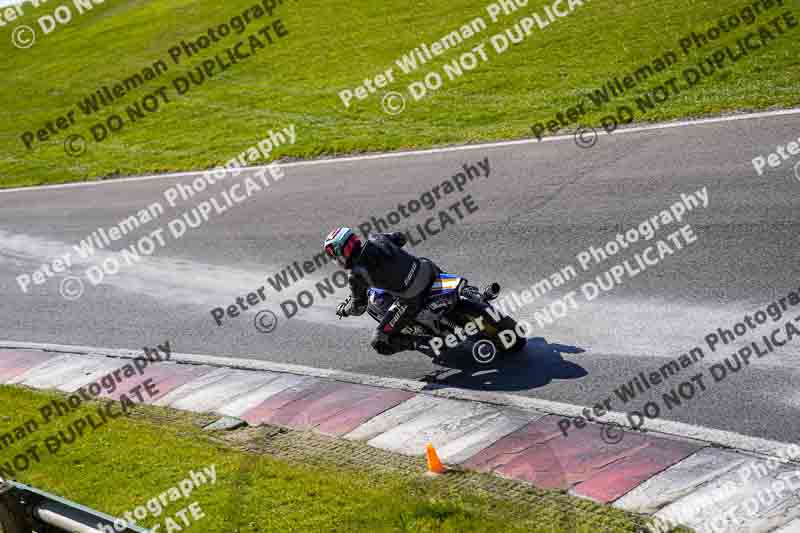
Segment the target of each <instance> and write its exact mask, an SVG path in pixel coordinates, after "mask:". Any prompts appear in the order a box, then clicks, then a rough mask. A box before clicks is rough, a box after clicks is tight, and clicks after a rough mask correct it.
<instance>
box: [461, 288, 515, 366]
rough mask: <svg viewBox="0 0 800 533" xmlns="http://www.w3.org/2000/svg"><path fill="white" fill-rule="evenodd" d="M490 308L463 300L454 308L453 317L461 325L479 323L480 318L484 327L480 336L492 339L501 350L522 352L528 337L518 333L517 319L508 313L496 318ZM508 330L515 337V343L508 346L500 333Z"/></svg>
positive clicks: (504, 351)
mask: <svg viewBox="0 0 800 533" xmlns="http://www.w3.org/2000/svg"><path fill="white" fill-rule="evenodd" d="M488 308H489V306H488V305H487V304H478V303H476V302H471V301H466V300H462V301H460V302H459V303H458V305H457V306H456V308H455V309H454V311H453V314H454V315H455V316H454V317H453V318H456V319H457V320H458V322H459V325H460V326H461V327H464V326H466V325H467V324H468V323H470V322H472V323H476V324H477V323H478V319H479V318H480V319H481V322H480V323H482V324H483V329H482V331H481V333H480V334H479V337H481V338H484V339H488V340H490V341H492V343H493V344H494V345H495V348H497V350H498V351H500V352H503V353H518V352H521V351H522V350H523V349H524V348H525V345H526V344H527V343H528V339H527V338H526V337H523V336H520V335H517V334H516V328H517V321H516V320H514V319H513V318H511V317H510V316H508V315H505V316H503V317H501V318H500V320H495V319H494V318H493V317H492V315H491V313H489V311H488ZM507 330H510V331H513V332H514V335H515V338H514V343H513V344H512V345H511V346H509V347H507V348H506V346H505V344H504V343H503V341H502V340H501V338H500V333H501V332H503V331H507Z"/></svg>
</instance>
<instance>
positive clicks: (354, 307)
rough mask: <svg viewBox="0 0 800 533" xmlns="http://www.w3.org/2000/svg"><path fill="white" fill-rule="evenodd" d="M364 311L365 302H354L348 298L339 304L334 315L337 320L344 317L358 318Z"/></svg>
mask: <svg viewBox="0 0 800 533" xmlns="http://www.w3.org/2000/svg"><path fill="white" fill-rule="evenodd" d="M366 310H367V302H361V301H356V300H353V299H352V298H348V299H347V300H345V301H344V302H342V303H340V304H339V307H337V308H336V315H337V316H338V317H339V318H342V317H346V316H359V315H363V314H364V311H366Z"/></svg>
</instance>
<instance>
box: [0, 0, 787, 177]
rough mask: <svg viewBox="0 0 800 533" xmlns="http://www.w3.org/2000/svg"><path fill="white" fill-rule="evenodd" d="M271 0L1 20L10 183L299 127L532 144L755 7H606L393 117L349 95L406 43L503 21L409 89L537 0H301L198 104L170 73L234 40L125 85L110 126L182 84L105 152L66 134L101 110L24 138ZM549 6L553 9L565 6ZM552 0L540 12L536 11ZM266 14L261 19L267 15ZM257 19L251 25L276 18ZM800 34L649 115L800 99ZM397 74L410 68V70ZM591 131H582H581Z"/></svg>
mask: <svg viewBox="0 0 800 533" xmlns="http://www.w3.org/2000/svg"><path fill="white" fill-rule="evenodd" d="M254 3H255V1H254V0H229V1H226V2H222V3H219V4H217V3H212V2H208V1H199V0H169V1H167V0H137V1H133V0H107V1H106V2H105V3H103V4H101V5H99V6H97V7H95V8H94V9H93V10H92V11H91V12H89V13H87V14H85V15H84V16H82V17H77V18H76V19H75V20H73V21H72V22H71V23H70V24H68V25H66V26H62V27H59V28H58V29H56V30H55V31H54V32H53V33H52V34H50V35H46V36H40V38H39V41H38V42H37V43H36V44H35V45H34V46H33V47H32V48H30V49H27V50H19V49H16V48H14V47H13V46H12V45H11V44H10V34H11V30H12V29H13V28H14V27H15V25H16V24H17V22H14V23H11V24H10V25H9V26H6V27H4V28H0V41H1V42H0V53H1V54H2V56H3V61H2V65H0V75H1V76H2V78H3V83H2V89H0V90H2V93H3V95H2V96H3V104H4V105H3V106H2V109H0V148H1V149H2V150H0V186H6V187H8V186H20V185H32V184H41V183H57V182H65V181H76V180H86V179H101V178H104V177H109V176H118V175H133V174H141V173H150V172H164V171H176V170H186V169H202V168H209V167H211V166H214V165H216V164H220V163H224V162H225V161H227V160H228V159H230V158H231V157H233V156H235V155H236V154H239V153H240V152H241V151H242V150H244V149H246V148H247V147H249V146H251V145H252V144H253V143H254V142H255V141H257V140H259V139H261V138H263V137H265V135H266V133H267V132H268V131H269V130H270V129H273V128H280V127H283V126H286V125H288V124H290V123H294V124H296V125H297V130H298V142H297V144H295V145H293V146H288V147H283V148H281V149H278V150H276V151H275V152H274V153H273V155H275V156H277V157H297V158H308V157H315V156H320V155H323V154H324V155H340V154H344V153H353V152H363V151H374V150H391V149H401V148H421V147H428V146H433V145H442V144H451V143H469V142H477V141H487V140H495V139H515V138H523V137H531V136H532V134H531V129H530V128H531V126H532V125H533V124H534V123H536V122H540V121H546V120H549V119H551V118H552V116H553V114H554V113H556V112H557V111H562V110H566V109H567V108H568V107H571V106H573V105H576V104H577V103H578V102H579V101H581V99H582V98H583V96H584V95H585V94H586V93H587V92H589V91H590V90H591V89H594V88H598V87H600V86H601V85H602V84H603V83H604V82H605V81H606V80H608V79H609V78H612V77H614V76H617V75H624V74H627V73H630V72H632V71H633V70H635V69H637V68H639V67H640V66H642V65H644V64H648V63H650V62H651V61H652V60H653V59H654V58H655V57H658V56H661V55H662V54H663V53H664V52H665V51H667V50H674V51H676V52H677V53H678V54H679V55H681V53H680V50H679V49H678V40H679V39H680V38H681V37H684V36H685V35H687V34H689V33H690V32H691V31H701V30H703V29H705V28H708V27H710V26H711V25H712V24H713V23H714V22H716V21H717V20H718V19H719V18H720V17H721V16H723V15H728V14H731V13H733V12H734V11H737V10H739V9H741V8H742V7H744V6H746V5H748V4H750V3H752V2H751V0H746V1H726V0H723V1H720V0H615V1H611V0H592V1H591V2H586V3H585V5H584V6H583V7H580V8H578V9H577V10H576V11H575V12H574V13H573V14H571V15H569V16H568V17H566V18H564V19H560V20H558V21H557V22H555V23H554V24H552V25H551V26H550V27H548V28H545V29H544V30H543V31H539V30H534V34H533V35H531V36H530V37H528V38H527V39H526V40H525V41H524V42H523V43H521V44H518V45H514V47H513V48H512V49H511V50H508V51H507V52H505V53H504V54H502V55H497V54H496V53H495V52H494V50H492V49H491V46H489V45H488V44H487V49H489V51H488V56H489V61H488V62H482V63H481V64H479V66H478V67H477V68H475V69H474V70H473V71H471V72H467V73H466V74H465V75H464V76H463V77H461V78H459V79H456V80H455V81H446V83H445V85H444V86H443V88H442V89H440V90H438V91H436V92H435V93H433V94H431V95H429V96H427V97H426V98H425V99H423V100H421V101H419V102H414V101H410V99H409V102H408V105H407V108H406V110H405V112H403V113H402V114H400V115H397V116H390V115H387V114H385V113H384V112H382V111H381V106H380V103H381V93H378V94H376V95H372V96H371V97H370V98H368V99H367V100H364V101H355V102H354V104H353V106H352V107H351V108H350V109H344V107H343V106H342V104H341V102H340V100H339V97H338V96H337V93H338V91H340V90H343V89H346V88H350V89H352V88H354V87H355V86H356V85H358V84H360V83H361V81H362V80H363V79H364V78H366V77H373V76H374V75H376V74H378V73H380V72H382V71H383V70H385V69H386V68H387V67H389V66H392V65H394V60H395V59H397V58H398V57H399V56H400V55H401V54H402V53H405V52H407V51H410V50H411V49H412V48H413V47H415V46H418V45H419V44H420V43H422V42H426V43H430V42H432V41H434V40H438V39H440V38H441V37H442V36H443V35H445V34H446V33H448V32H450V31H452V30H455V29H456V28H458V27H460V26H461V25H462V24H465V23H466V22H468V21H469V20H471V19H473V18H474V17H477V16H481V17H483V18H484V20H486V21H487V22H488V23H489V27H488V29H487V30H485V31H483V32H482V33H481V34H480V36H479V37H475V38H473V40H471V41H468V42H466V43H463V44H462V46H461V47H459V48H458V50H450V51H448V52H447V53H445V54H444V55H443V56H441V57H439V58H437V59H436V60H435V61H434V62H432V63H429V64H428V65H425V66H424V67H422V69H421V70H420V71H418V73H415V74H411V75H402V74H400V75H398V77H397V78H396V81H395V83H393V84H392V85H391V86H389V87H387V88H386V89H384V90H397V91H401V92H406V91H405V88H406V86H407V85H408V84H409V83H410V82H412V81H417V80H419V79H421V77H422V76H423V75H424V74H425V73H427V72H428V71H430V70H437V71H439V72H441V71H442V67H443V65H444V64H445V63H449V62H450V61H452V60H453V59H455V58H457V57H458V55H459V54H460V53H461V52H463V51H465V50H467V49H468V48H469V47H471V46H474V45H477V44H478V43H479V39H482V40H483V41H484V42H485V41H486V40H487V39H488V37H489V36H491V35H493V34H495V33H498V32H501V31H503V30H504V29H505V28H506V27H508V26H511V25H512V24H514V23H515V22H516V21H517V20H518V19H519V18H521V17H522V16H523V15H524V14H527V13H529V12H531V11H533V10H534V9H536V10H537V11H541V10H540V8H539V6H541V5H543V3H542V2H531V3H530V5H529V7H528V8H526V9H525V10H524V11H519V12H518V13H517V14H514V15H510V16H504V17H501V18H500V19H499V20H498V21H497V22H496V23H491V20H490V19H489V17H488V16H487V14H486V12H485V11H484V8H485V6H486V4H487V2H486V1H485V0H451V1H448V2H422V1H403V2H399V1H395V0H386V1H382V2H375V1H368V0H350V1H348V2H329V1H322V0H299V1H297V2H288V3H287V4H285V5H283V6H281V7H279V8H278V9H277V11H276V14H275V16H276V17H280V18H281V19H282V20H283V22H284V24H285V26H286V28H287V29H288V30H289V35H288V36H287V37H285V38H283V39H281V40H279V41H278V44H276V45H274V46H272V47H269V48H268V49H267V50H264V51H262V52H261V53H259V54H258V55H255V56H253V57H250V58H249V59H247V60H245V61H243V62H242V63H240V64H238V65H235V66H233V67H231V68H230V69H229V70H227V71H225V72H224V73H222V74H221V75H219V76H215V77H214V78H213V79H211V80H210V81H207V82H206V83H205V84H204V85H202V86H200V87H194V88H193V89H192V90H191V91H190V92H189V93H187V94H186V95H185V96H183V97H178V96H175V94H174V93H175V91H174V89H172V88H171V85H170V82H171V80H172V79H173V78H174V77H175V76H177V75H183V74H184V73H185V71H186V70H188V69H189V68H190V67H192V66H195V65H197V64H199V63H200V62H201V61H203V60H205V59H208V58H210V57H212V56H213V55H214V54H216V53H219V52H222V51H223V50H224V48H226V47H228V46H231V45H232V44H233V43H235V42H236V40H237V38H236V37H235V36H229V37H227V38H225V39H224V40H223V42H221V43H219V44H218V45H217V46H216V47H215V48H212V49H210V50H206V51H204V52H203V53H201V54H200V55H199V56H197V57H195V58H193V60H192V61H191V62H189V63H182V64H181V65H177V66H176V65H174V64H172V63H170V70H169V72H167V73H166V74H164V76H163V77H162V78H160V79H158V80H152V81H151V82H149V83H148V84H147V85H145V86H144V87H141V88H139V89H137V90H136V91H134V92H133V93H131V94H129V95H126V96H125V97H123V98H122V99H120V100H119V101H118V103H116V104H115V105H114V106H112V107H111V108H106V109H104V110H103V111H101V113H100V114H99V115H97V117H98V118H103V119H104V118H107V117H108V116H110V115H111V114H112V113H119V114H123V115H124V110H125V108H126V106H129V105H132V104H134V103H135V102H137V101H139V100H140V99H141V98H142V97H143V96H145V95H146V94H148V93H149V92H151V91H153V90H155V89H157V88H158V87H159V86H160V85H167V86H168V87H169V91H168V95H169V96H170V98H171V99H172V101H171V102H170V103H169V104H166V105H164V106H163V108H162V109H161V110H160V111H159V112H158V113H155V114H152V115H148V116H147V117H146V118H145V119H144V120H142V121H140V122H139V123H137V124H126V126H125V128H124V129H123V130H122V131H121V132H119V133H117V134H114V135H113V136H112V137H111V138H110V139H107V140H106V141H104V142H102V143H95V142H94V141H91V140H90V141H89V145H88V152H87V153H86V154H85V155H83V156H82V157H80V158H69V157H67V156H66V155H65V153H64V150H63V142H64V139H65V138H66V137H67V136H68V135H70V134H75V133H79V134H82V135H84V136H86V137H87V138H89V139H91V138H90V134H89V127H90V126H91V125H93V124H94V123H95V122H96V120H95V116H92V117H86V116H83V115H82V114H81V113H80V112H78V120H77V123H76V124H75V126H72V127H71V128H70V129H69V130H67V131H66V132H62V133H60V134H58V135H56V136H55V137H53V138H52V139H51V140H49V141H46V142H44V143H42V144H38V143H37V147H36V148H35V149H33V150H27V149H26V148H25V146H24V145H23V143H22V142H21V141H20V135H21V134H22V133H23V132H24V131H27V130H35V129H37V128H41V127H43V125H44V123H45V122H46V121H48V120H54V119H56V118H57V117H59V116H61V115H63V114H65V113H66V112H67V111H69V110H77V106H76V103H77V101H78V100H79V99H81V98H82V97H83V96H85V95H87V94H89V93H91V92H93V91H94V90H95V89H97V88H99V87H100V86H102V85H104V84H112V83H114V82H117V81H120V80H121V79H123V78H126V77H128V76H130V75H132V74H133V73H136V72H139V71H140V70H141V69H142V68H143V67H145V66H147V65H150V64H151V63H153V62H154V61H156V60H157V59H159V58H164V59H166V60H168V61H169V57H168V55H167V50H168V48H169V47H171V46H173V45H175V44H176V43H178V42H180V40H181V39H193V38H196V37H197V36H199V35H200V34H201V33H202V32H204V31H205V30H206V29H207V28H208V27H210V26H216V25H218V24H220V23H222V22H225V21H228V20H230V18H231V17H232V16H233V15H234V14H236V13H238V12H241V11H243V10H244V9H245V8H246V7H247V6H250V5H252V4H254ZM549 3H550V2H548V4H549ZM534 4H535V5H534ZM48 6H50V4H44V5H43V6H42V7H40V8H38V9H34V8H33V7H32V6H31V4H29V3H26V4H25V9H26V15H25V17H24V19H23V23H27V24H30V25H31V26H33V27H37V26H36V23H35V18H36V16H38V15H40V14H42V13H48V12H50V11H52V9H53V7H54V6H55V4H54V5H53V6H50V7H48ZM799 7H800V3H799V2H798V0H785V5H784V7H783V8H780V9H778V8H773V9H772V10H770V11H769V12H768V13H767V14H764V15H761V16H760V17H759V20H758V22H757V23H756V25H758V24H759V23H761V24H766V23H767V21H768V20H770V19H772V18H773V17H774V16H777V15H778V14H779V13H781V12H784V11H787V10H793V12H794V15H795V17H796V18H798V19H800V9H798V8H799ZM263 20H264V19H262V21H263ZM261 25H262V24H261V22H256V23H254V24H253V25H251V26H250V27H249V28H248V29H247V31H246V32H245V33H244V34H243V35H248V34H249V33H250V32H252V31H255V30H256V29H257V28H259V27H260V26H261ZM746 31H748V30H747V29H742V28H740V29H738V30H736V31H735V32H734V33H731V34H724V36H723V37H722V38H721V39H720V40H719V41H716V42H714V43H713V45H709V46H708V47H706V48H705V49H703V50H700V51H698V52H694V53H692V54H691V55H690V56H689V57H685V58H684V57H683V56H682V55H681V62H680V63H679V64H677V65H675V66H673V67H672V68H671V69H670V70H669V71H667V72H664V73H662V74H661V75H659V76H658V77H656V78H653V79H651V80H648V81H647V82H645V83H643V84H642V85H640V86H638V87H637V88H636V89H635V90H634V91H632V92H631V93H630V94H629V95H626V96H625V97H623V98H620V99H619V100H618V101H615V102H614V104H613V105H611V106H609V107H608V108H606V109H601V110H596V109H592V110H591V111H590V114H588V115H587V116H585V117H584V118H583V119H582V120H581V122H584V123H589V124H599V121H600V119H601V117H602V116H604V115H606V114H607V113H608V112H609V111H610V110H612V109H613V108H614V107H615V106H616V105H628V106H632V107H633V106H634V97H635V96H636V95H637V94H641V93H642V92H644V91H647V90H648V89H650V88H652V87H654V86H655V85H657V84H658V83H660V82H663V81H665V80H667V79H669V78H670V77H673V76H680V71H681V70H682V69H683V68H685V67H687V66H689V65H690V64H693V63H696V62H699V61H701V60H702V59H703V58H704V57H705V56H706V55H707V54H710V53H711V52H712V51H713V50H714V49H715V48H716V47H718V46H722V45H727V44H731V43H734V42H735V40H736V38H739V37H742V36H743V35H744V34H745V32H746ZM798 35H800V27H798V28H794V29H792V30H788V31H787V33H786V34H785V35H782V36H779V37H778V38H777V39H776V40H774V41H772V42H771V43H770V44H769V45H768V46H766V47H764V48H762V49H761V50H759V51H757V52H753V53H751V54H750V55H749V56H748V57H747V58H745V59H743V60H741V61H739V62H738V63H737V64H735V65H733V66H732V67H730V68H724V69H722V70H721V71H720V72H718V73H715V74H713V75H712V76H711V77H709V78H707V79H704V80H703V81H702V82H701V83H700V84H699V85H698V86H696V87H694V88H693V89H692V90H690V91H685V92H683V93H681V94H680V95H678V96H676V97H673V98H670V99H669V100H668V101H667V102H665V103H664V104H663V105H661V106H659V107H658V108H657V109H656V110H654V111H651V112H649V113H647V114H646V115H642V116H637V121H640V120H641V121H661V120H667V119H674V118H679V117H687V116H702V115H708V114H718V113H723V112H730V111H737V110H758V109H767V108H773V107H791V106H794V105H797V104H798V103H800V68H798V67H800V59H798V54H797V49H796V44H797V42H798ZM395 70H398V69H397V68H396V67H395ZM572 129H574V125H572Z"/></svg>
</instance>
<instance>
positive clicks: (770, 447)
mask: <svg viewBox="0 0 800 533" xmlns="http://www.w3.org/2000/svg"><path fill="white" fill-rule="evenodd" d="M0 349H33V350H46V351H52V352H63V353H71V354H86V355H90V356H100V357H103V356H105V357H121V358H126V359H133V358H136V357H139V356H141V351H137V350H120V349H113V348H97V347H91V346H71V345H63V344H49V343H32V342H18V341H13V340H0ZM170 362H173V363H184V364H187V363H188V364H203V365H211V366H218V367H227V368H240V369H248V370H266V371H269V372H281V373H288V374H295V375H299V376H309V377H314V378H324V379H331V380H335V381H343V382H346V383H356V384H360V385H371V386H374V387H384V388H391V389H400V390H406V391H411V392H416V393H419V394H429V395H432V396H438V397H442V398H450V399H454V400H464V401H474V402H482V403H488V404H493V405H503V406H511V407H517V408H519V409H525V410H534V411H539V412H541V413H545V414H552V415H557V416H562V417H579V416H583V410H584V406H579V405H572V404H568V403H561V402H554V401H550V400H542V399H538V398H531V397H528V396H519V395H515V394H509V393H496V392H487V391H477V390H468V389H459V388H454V387H446V386H443V385H435V384H431V383H427V382H422V381H413V380H407V379H398V378H389V377H381V376H370V375H367V374H356V373H352V372H345V371H340V370H333V369H323V368H313V367H308V366H302V365H295V364H288V363H273V362H270V361H259V360H256V359H245V358H238V357H219V356H211V355H197V354H179V353H173V354H172V358H171V359H170ZM601 422H603V423H613V424H618V425H620V426H622V427H625V428H630V424H629V422H628V420H627V417H626V416H625V415H624V414H623V413H618V412H611V413H609V414H608V415H607V416H604V417H603V420H602V421H601ZM644 429H645V430H647V431H648V432H652V433H661V434H665V435H671V436H674V437H679V438H683V439H691V440H696V441H701V442H705V443H707V444H710V445H716V446H721V447H725V448H733V449H737V450H740V451H746V452H751V453H755V454H761V455H767V456H772V457H778V458H780V457H785V450H786V448H787V446H789V445H791V443H785V442H778V441H774V440H768V439H762V438H760V437H751V436H749V435H741V434H739V433H734V432H731V431H725V430H720V429H713V428H707V427H703V426H695V425H691V424H685V423H683V422H675V421H672V420H663V419H653V420H648V421H647V422H646V424H645V427H644Z"/></svg>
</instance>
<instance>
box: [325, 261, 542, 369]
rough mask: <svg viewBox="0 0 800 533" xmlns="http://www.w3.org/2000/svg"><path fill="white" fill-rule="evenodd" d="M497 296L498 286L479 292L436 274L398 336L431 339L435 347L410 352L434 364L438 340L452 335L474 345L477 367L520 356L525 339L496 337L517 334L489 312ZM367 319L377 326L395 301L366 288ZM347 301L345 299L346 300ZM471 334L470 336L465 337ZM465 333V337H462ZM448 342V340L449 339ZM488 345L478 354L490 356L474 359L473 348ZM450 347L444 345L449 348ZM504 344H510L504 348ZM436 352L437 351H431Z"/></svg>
mask: <svg viewBox="0 0 800 533" xmlns="http://www.w3.org/2000/svg"><path fill="white" fill-rule="evenodd" d="M499 295H500V284H498V283H492V284H491V285H489V286H488V287H486V288H485V289H484V290H483V291H481V290H480V289H478V288H477V287H475V286H472V285H470V284H469V282H468V281H467V280H466V279H465V278H462V277H460V276H455V275H453V274H447V273H440V274H439V275H438V276H437V277H436V279H435V280H434V282H433V285H432V286H431V289H430V292H429V294H428V299H427V302H426V303H425V305H424V306H423V308H422V309H421V310H420V312H419V313H418V314H417V316H416V317H415V319H414V321H413V322H412V323H411V324H409V325H408V326H406V327H405V328H403V329H402V330H401V331H400V333H403V334H405V335H409V336H412V337H427V338H430V337H433V338H438V339H439V340H438V341H434V342H436V343H437V344H436V346H435V347H434V346H431V344H429V343H414V346H413V347H409V348H410V349H416V350H417V351H419V352H421V353H423V354H425V355H427V356H428V357H430V358H431V359H433V360H434V362H438V361H441V360H442V355H443V354H442V350H441V348H442V347H443V345H444V342H443V341H442V339H444V338H446V337H448V336H450V335H454V336H456V338H457V339H460V342H459V344H463V340H466V339H468V340H470V341H473V342H475V343H476V344H475V347H474V348H473V354H474V355H475V359H476V360H477V361H478V362H479V363H484V364H486V363H489V362H491V361H492V360H494V358H495V355H496V353H500V354H508V353H516V352H520V351H522V350H523V349H524V348H525V345H526V343H527V338H526V337H524V336H522V335H518V334H516V333H514V334H513V335H511V334H509V333H506V341H507V342H503V341H502V339H501V337H500V334H501V333H502V332H517V331H518V329H517V322H516V321H515V320H514V319H513V318H511V317H510V316H508V315H503V314H502V313H500V311H499V310H496V309H492V308H491V305H490V302H491V301H492V300H495V299H496V298H497V297H498V296H499ZM367 297H368V305H367V312H368V313H369V315H370V316H371V317H372V318H373V319H375V320H376V321H377V322H380V321H381V320H382V319H383V317H384V315H385V314H386V313H387V312H388V310H389V308H390V307H391V306H392V304H393V303H394V301H395V297H394V296H393V295H391V294H389V293H388V292H386V291H385V290H382V289H376V288H370V289H369V290H368V292H367ZM347 301H349V298H348V300H347ZM347 301H345V303H343V304H341V305H340V306H339V309H337V312H336V314H337V315H338V316H339V318H342V316H343V309H344V307H345V306H346V304H347ZM470 331H473V332H474V333H473V334H469V332H470ZM465 332H466V333H467V335H465V334H464V333H465ZM512 336H513V343H509V342H508V340H509V337H512ZM451 340H452V338H451ZM487 341H488V342H490V343H491V346H488V347H487V346H485V345H484V346H482V347H481V349H482V350H486V349H488V350H489V353H490V354H491V356H489V355H487V353H486V352H485V351H484V352H483V356H479V355H477V353H476V351H475V348H476V347H478V346H480V343H486V342H487ZM451 344H452V343H448V344H447V347H448V348H450V347H452V346H451ZM507 344H510V345H508V346H507ZM435 348H437V349H435Z"/></svg>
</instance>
